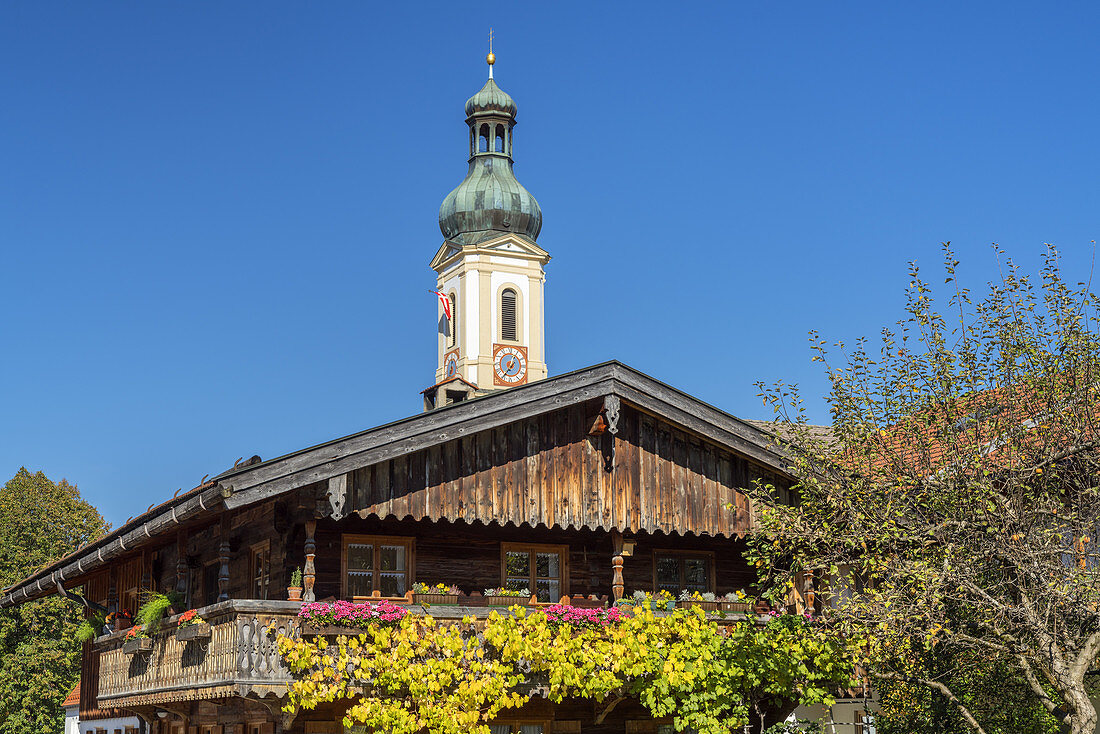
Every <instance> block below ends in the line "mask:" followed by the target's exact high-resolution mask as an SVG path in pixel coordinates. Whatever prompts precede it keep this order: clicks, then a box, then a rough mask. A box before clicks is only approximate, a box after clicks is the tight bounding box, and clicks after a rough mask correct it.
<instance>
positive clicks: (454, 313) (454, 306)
mask: <svg viewBox="0 0 1100 734" xmlns="http://www.w3.org/2000/svg"><path fill="white" fill-rule="evenodd" d="M447 298H449V299H451V319H450V321H449V322H448V323H447V346H448V347H453V346H454V345H455V344H458V299H456V298H455V294H454V293H452V294H451V295H449V296H447Z"/></svg>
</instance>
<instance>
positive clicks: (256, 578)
mask: <svg viewBox="0 0 1100 734" xmlns="http://www.w3.org/2000/svg"><path fill="white" fill-rule="evenodd" d="M248 578H249V579H250V583H251V585H252V597H251V598H253V599H266V598H267V588H268V586H270V585H271V541H270V540H265V541H264V542H262V543H257V544H256V545H254V546H252V560H251V562H250V563H249V571H248Z"/></svg>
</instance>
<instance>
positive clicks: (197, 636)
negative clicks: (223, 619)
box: [176, 622, 210, 642]
mask: <svg viewBox="0 0 1100 734" xmlns="http://www.w3.org/2000/svg"><path fill="white" fill-rule="evenodd" d="M176 639H177V640H179V641H180V642H189V641H191V640H208V639H210V625H209V624H207V623H206V622H200V623H199V624H188V625H184V626H183V627H177V628H176Z"/></svg>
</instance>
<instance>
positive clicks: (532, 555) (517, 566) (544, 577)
mask: <svg viewBox="0 0 1100 734" xmlns="http://www.w3.org/2000/svg"><path fill="white" fill-rule="evenodd" d="M501 552H502V553H503V554H504V559H503V578H502V580H501V582H502V583H503V584H504V588H506V589H513V590H515V591H519V590H520V589H530V590H531V592H532V593H533V594H534V595H535V596H536V597H538V600H539V601H541V602H556V601H558V600H560V599H561V597H562V596H563V595H564V594H566V593H568V591H569V590H568V588H567V585H566V583H565V579H566V574H565V572H564V571H565V564H566V562H567V559H568V558H569V547H568V546H564V545H517V544H514V543H504V544H503V545H502V546H501Z"/></svg>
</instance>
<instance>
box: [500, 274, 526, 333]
mask: <svg viewBox="0 0 1100 734" xmlns="http://www.w3.org/2000/svg"><path fill="white" fill-rule="evenodd" d="M504 291H512V293H513V294H514V295H515V307H516V313H515V316H516V338H515V339H505V338H504ZM525 306H526V304H525V303H524V298H523V289H522V288H521V287H520V284H519V283H518V282H515V281H513V280H508V281H506V282H504V283H501V284H500V285H499V286H498V287H497V292H496V309H495V312H496V329H495V331H496V335H497V336H498V337H499V338H500V343H501V344H508V345H513V344H525V343H526V340H525V334H526V329H524V325H525V324H526V321H525V319H524V315H523V309H524V307H525Z"/></svg>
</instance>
